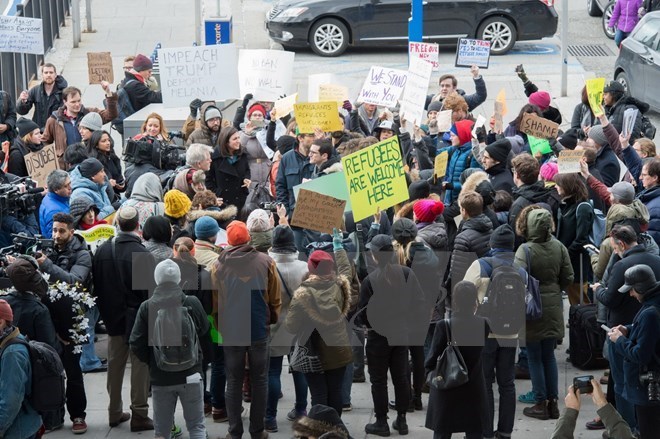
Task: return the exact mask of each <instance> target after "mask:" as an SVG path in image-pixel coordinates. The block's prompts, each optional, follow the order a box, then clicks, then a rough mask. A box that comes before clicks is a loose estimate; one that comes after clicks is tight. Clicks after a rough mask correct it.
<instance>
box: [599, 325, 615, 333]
mask: <svg viewBox="0 0 660 439" xmlns="http://www.w3.org/2000/svg"><path fill="white" fill-rule="evenodd" d="M600 327H601V328H602V329H603V331H605V332H610V331H611V330H612V328H610V327H609V326H607V325H600Z"/></svg>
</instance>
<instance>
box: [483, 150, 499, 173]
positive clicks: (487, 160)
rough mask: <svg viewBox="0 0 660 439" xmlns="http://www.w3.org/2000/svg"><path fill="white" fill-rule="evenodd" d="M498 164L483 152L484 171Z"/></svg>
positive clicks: (486, 152)
mask: <svg viewBox="0 0 660 439" xmlns="http://www.w3.org/2000/svg"><path fill="white" fill-rule="evenodd" d="M498 163H499V162H498V161H497V160H495V159H494V158H492V157H491V156H490V154H488V151H485V152H484V169H489V168H490V167H492V166H495V165H496V164H498Z"/></svg>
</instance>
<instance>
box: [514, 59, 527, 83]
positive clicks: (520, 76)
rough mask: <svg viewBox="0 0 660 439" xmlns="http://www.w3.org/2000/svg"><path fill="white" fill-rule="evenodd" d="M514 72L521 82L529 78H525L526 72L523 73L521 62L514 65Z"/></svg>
mask: <svg viewBox="0 0 660 439" xmlns="http://www.w3.org/2000/svg"><path fill="white" fill-rule="evenodd" d="M516 73H517V74H518V77H519V78H520V80H521V81H522V82H523V84H524V83H525V82H527V81H529V79H527V74H526V73H525V69H524V68H523V65H522V64H519V65H517V66H516Z"/></svg>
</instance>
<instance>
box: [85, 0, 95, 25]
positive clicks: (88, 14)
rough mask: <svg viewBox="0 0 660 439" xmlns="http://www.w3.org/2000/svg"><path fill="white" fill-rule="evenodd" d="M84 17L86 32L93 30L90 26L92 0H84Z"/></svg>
mask: <svg viewBox="0 0 660 439" xmlns="http://www.w3.org/2000/svg"><path fill="white" fill-rule="evenodd" d="M85 18H86V19H87V32H94V29H93V28H92V0H85Z"/></svg>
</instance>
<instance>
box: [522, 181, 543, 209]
mask: <svg viewBox="0 0 660 439" xmlns="http://www.w3.org/2000/svg"><path fill="white" fill-rule="evenodd" d="M549 192H550V190H549V189H548V188H546V187H545V184H543V182H542V181H535V182H534V183H533V184H526V185H523V186H520V187H519V188H516V189H514V190H513V198H514V199H515V198H518V197H523V198H524V199H526V200H528V201H529V202H530V203H532V204H535V203H545V202H547V199H548V193H549Z"/></svg>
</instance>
